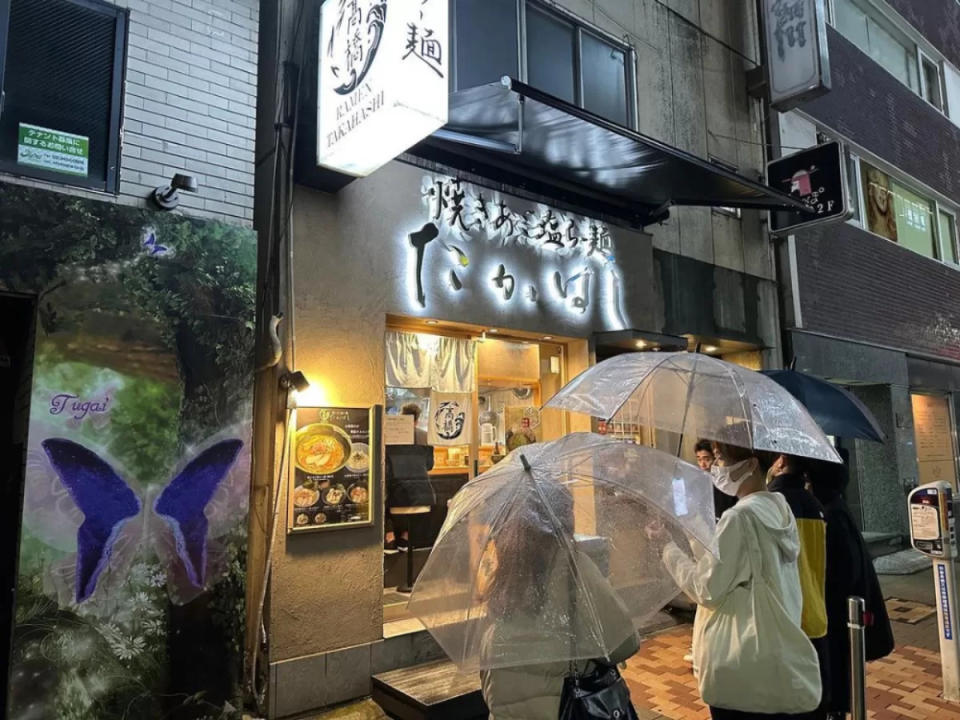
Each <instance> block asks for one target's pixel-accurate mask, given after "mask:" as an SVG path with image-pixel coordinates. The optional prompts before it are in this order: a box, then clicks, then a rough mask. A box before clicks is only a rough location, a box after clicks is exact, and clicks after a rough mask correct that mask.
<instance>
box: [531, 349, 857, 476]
mask: <svg viewBox="0 0 960 720" xmlns="http://www.w3.org/2000/svg"><path fill="white" fill-rule="evenodd" d="M546 406H547V407H554V408H563V409H565V410H573V411H576V412H582V413H587V414H589V415H593V416H595V417H599V418H602V419H604V420H610V421H612V422H615V423H624V424H626V425H627V426H631V425H632V426H637V427H640V426H645V427H652V428H657V429H660V430H667V431H669V432H674V433H679V434H680V435H682V436H685V437H691V438H697V439H699V438H705V439H708V440H719V441H722V442H725V443H728V444H731V445H738V446H740V447H747V448H753V449H756V450H769V451H772V452H778V453H787V454H790V455H800V456H803V457H811V458H817V459H819V460H828V461H830V462H840V461H841V460H840V456H839V455H838V454H837V451H836V450H835V449H834V447H833V445H832V444H831V442H830V441H829V440H828V439H827V436H826V435H825V434H824V433H823V431H822V430H821V429H820V427H819V426H818V425H817V423H816V422H815V421H814V419H813V418H812V417H810V414H809V413H808V412H807V410H806V409H805V408H804V407H803V405H801V404H800V402H799V401H797V399H796V398H794V397H793V395H791V394H790V393H789V392H788V391H787V390H786V389H784V388H783V387H781V386H780V385H778V384H777V383H776V382H774V381H773V380H771V379H770V378H768V377H766V376H764V375H761V374H760V373H758V372H754V371H753V370H748V369H747V368H744V367H741V366H739V365H734V364H733V363H728V362H724V361H723V360H719V359H717V358H712V357H710V356H708V355H701V354H699V353H688V352H676V353H626V354H623V355H617V356H616V357H613V358H610V359H609V360H604V361H603V362H600V363H597V364H596V365H594V366H593V367H591V368H589V369H588V370H586V371H584V372H583V373H581V374H580V375H578V376H577V377H576V378H574V379H573V380H572V381H571V382H569V383H568V384H567V385H566V386H565V387H564V388H563V389H561V390H560V392H558V393H557V394H556V395H554V396H553V398H551V399H550V401H549V402H548V403H547V405H546Z"/></svg>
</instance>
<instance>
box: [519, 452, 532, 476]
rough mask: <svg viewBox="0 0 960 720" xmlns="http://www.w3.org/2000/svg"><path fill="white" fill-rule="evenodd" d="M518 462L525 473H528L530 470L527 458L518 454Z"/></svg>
mask: <svg viewBox="0 0 960 720" xmlns="http://www.w3.org/2000/svg"><path fill="white" fill-rule="evenodd" d="M520 462H521V463H522V464H523V469H524V470H525V471H526V472H530V470H531V467H530V461H529V460H527V456H526V455H524V454H523V453H520Z"/></svg>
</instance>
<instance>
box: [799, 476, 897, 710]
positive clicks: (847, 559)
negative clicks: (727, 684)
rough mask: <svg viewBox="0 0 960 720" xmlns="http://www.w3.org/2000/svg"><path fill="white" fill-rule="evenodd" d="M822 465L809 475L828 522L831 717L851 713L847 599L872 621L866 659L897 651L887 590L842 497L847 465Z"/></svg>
mask: <svg viewBox="0 0 960 720" xmlns="http://www.w3.org/2000/svg"><path fill="white" fill-rule="evenodd" d="M828 465H832V464H828V463H823V464H822V465H818V470H817V471H815V472H812V473H811V478H810V479H811V484H812V486H813V493H814V495H816V496H817V499H818V500H820V503H821V504H822V505H823V511H824V515H825V517H826V519H827V585H826V593H827V594H826V598H827V619H828V630H827V643H828V647H829V652H830V657H831V659H832V660H833V663H832V669H833V672H832V676H831V678H830V685H831V687H830V691H829V698H830V701H829V707H828V708H827V709H828V710H829V711H832V712H849V711H850V665H849V660H848V658H849V654H850V640H849V634H848V630H847V598H848V597H850V596H851V595H856V596H859V597H862V598H863V599H864V601H865V603H866V608H867V613H868V614H869V615H870V616H872V622H871V623H870V624H869V625H868V626H867V629H866V632H865V636H866V646H867V660H878V659H880V658H882V657H886V656H887V655H889V654H890V653H891V652H893V648H894V641H893V629H892V628H891V627H890V618H889V616H888V615H887V607H886V604H885V603H884V600H883V590H882V589H881V588H880V581H879V579H878V578H877V572H876V570H874V567H873V560H872V558H871V557H870V552H869V550H868V549H867V544H866V542H865V541H864V539H863V535H861V534H860V530H859V529H858V528H857V525H856V523H855V522H854V519H853V516H852V515H851V514H850V509H849V508H848V507H847V503H846V501H845V500H844V498H843V494H842V490H843V488H845V487H846V482H847V478H846V472H845V470H844V468H843V466H839V465H832V466H828Z"/></svg>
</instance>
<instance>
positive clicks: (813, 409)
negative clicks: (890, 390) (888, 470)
mask: <svg viewBox="0 0 960 720" xmlns="http://www.w3.org/2000/svg"><path fill="white" fill-rule="evenodd" d="M763 374H764V375H766V376H767V377H769V378H770V379H771V380H774V381H775V382H777V383H778V384H780V385H782V386H783V387H784V388H785V389H786V390H787V391H788V392H789V393H790V394H791V395H793V396H794V397H795V398H796V399H797V400H799V401H800V402H801V403H802V404H803V405H804V407H806V408H807V410H808V411H809V412H810V414H811V415H812V416H813V419H814V420H816V421H817V423H818V424H819V425H820V427H821V429H822V430H823V431H824V432H825V433H826V434H827V435H835V436H836V437H845V438H860V439H862V440H873V441H875V442H883V441H884V440H886V439H887V436H886V435H885V434H884V432H883V430H881V429H880V423H878V422H877V419H876V418H875V417H874V416H873V413H872V412H870V410H869V409H868V408H867V406H866V405H864V404H863V403H862V402H860V400H859V399H858V398H857V396H856V395H854V394H853V393H852V392H850V391H849V390H847V389H846V388H843V387H840V386H839V385H834V384H833V383H832V382H827V381H826V380H821V379H820V378H818V377H814V376H813V375H808V374H807V373H802V372H800V371H799V370H764V371H763Z"/></svg>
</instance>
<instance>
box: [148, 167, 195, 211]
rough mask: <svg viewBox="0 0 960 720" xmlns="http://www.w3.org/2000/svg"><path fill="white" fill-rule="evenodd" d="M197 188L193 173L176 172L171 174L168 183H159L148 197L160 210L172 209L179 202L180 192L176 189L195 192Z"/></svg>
mask: <svg viewBox="0 0 960 720" xmlns="http://www.w3.org/2000/svg"><path fill="white" fill-rule="evenodd" d="M198 188H199V186H198V185H197V179H196V178H195V177H194V176H193V175H181V174H180V173H177V174H176V175H174V176H173V179H172V180H171V181H170V184H169V185H161V186H160V187H158V188H157V189H156V190H154V191H153V192H152V193H151V194H150V199H151V200H153V203H154V205H156V206H157V207H158V208H160V209H161V210H173V209H174V208H176V207H177V206H178V205H179V204H180V193H179V192H178V191H180V190H183V191H184V192H191V193H195V192H196V191H197V189H198Z"/></svg>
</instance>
